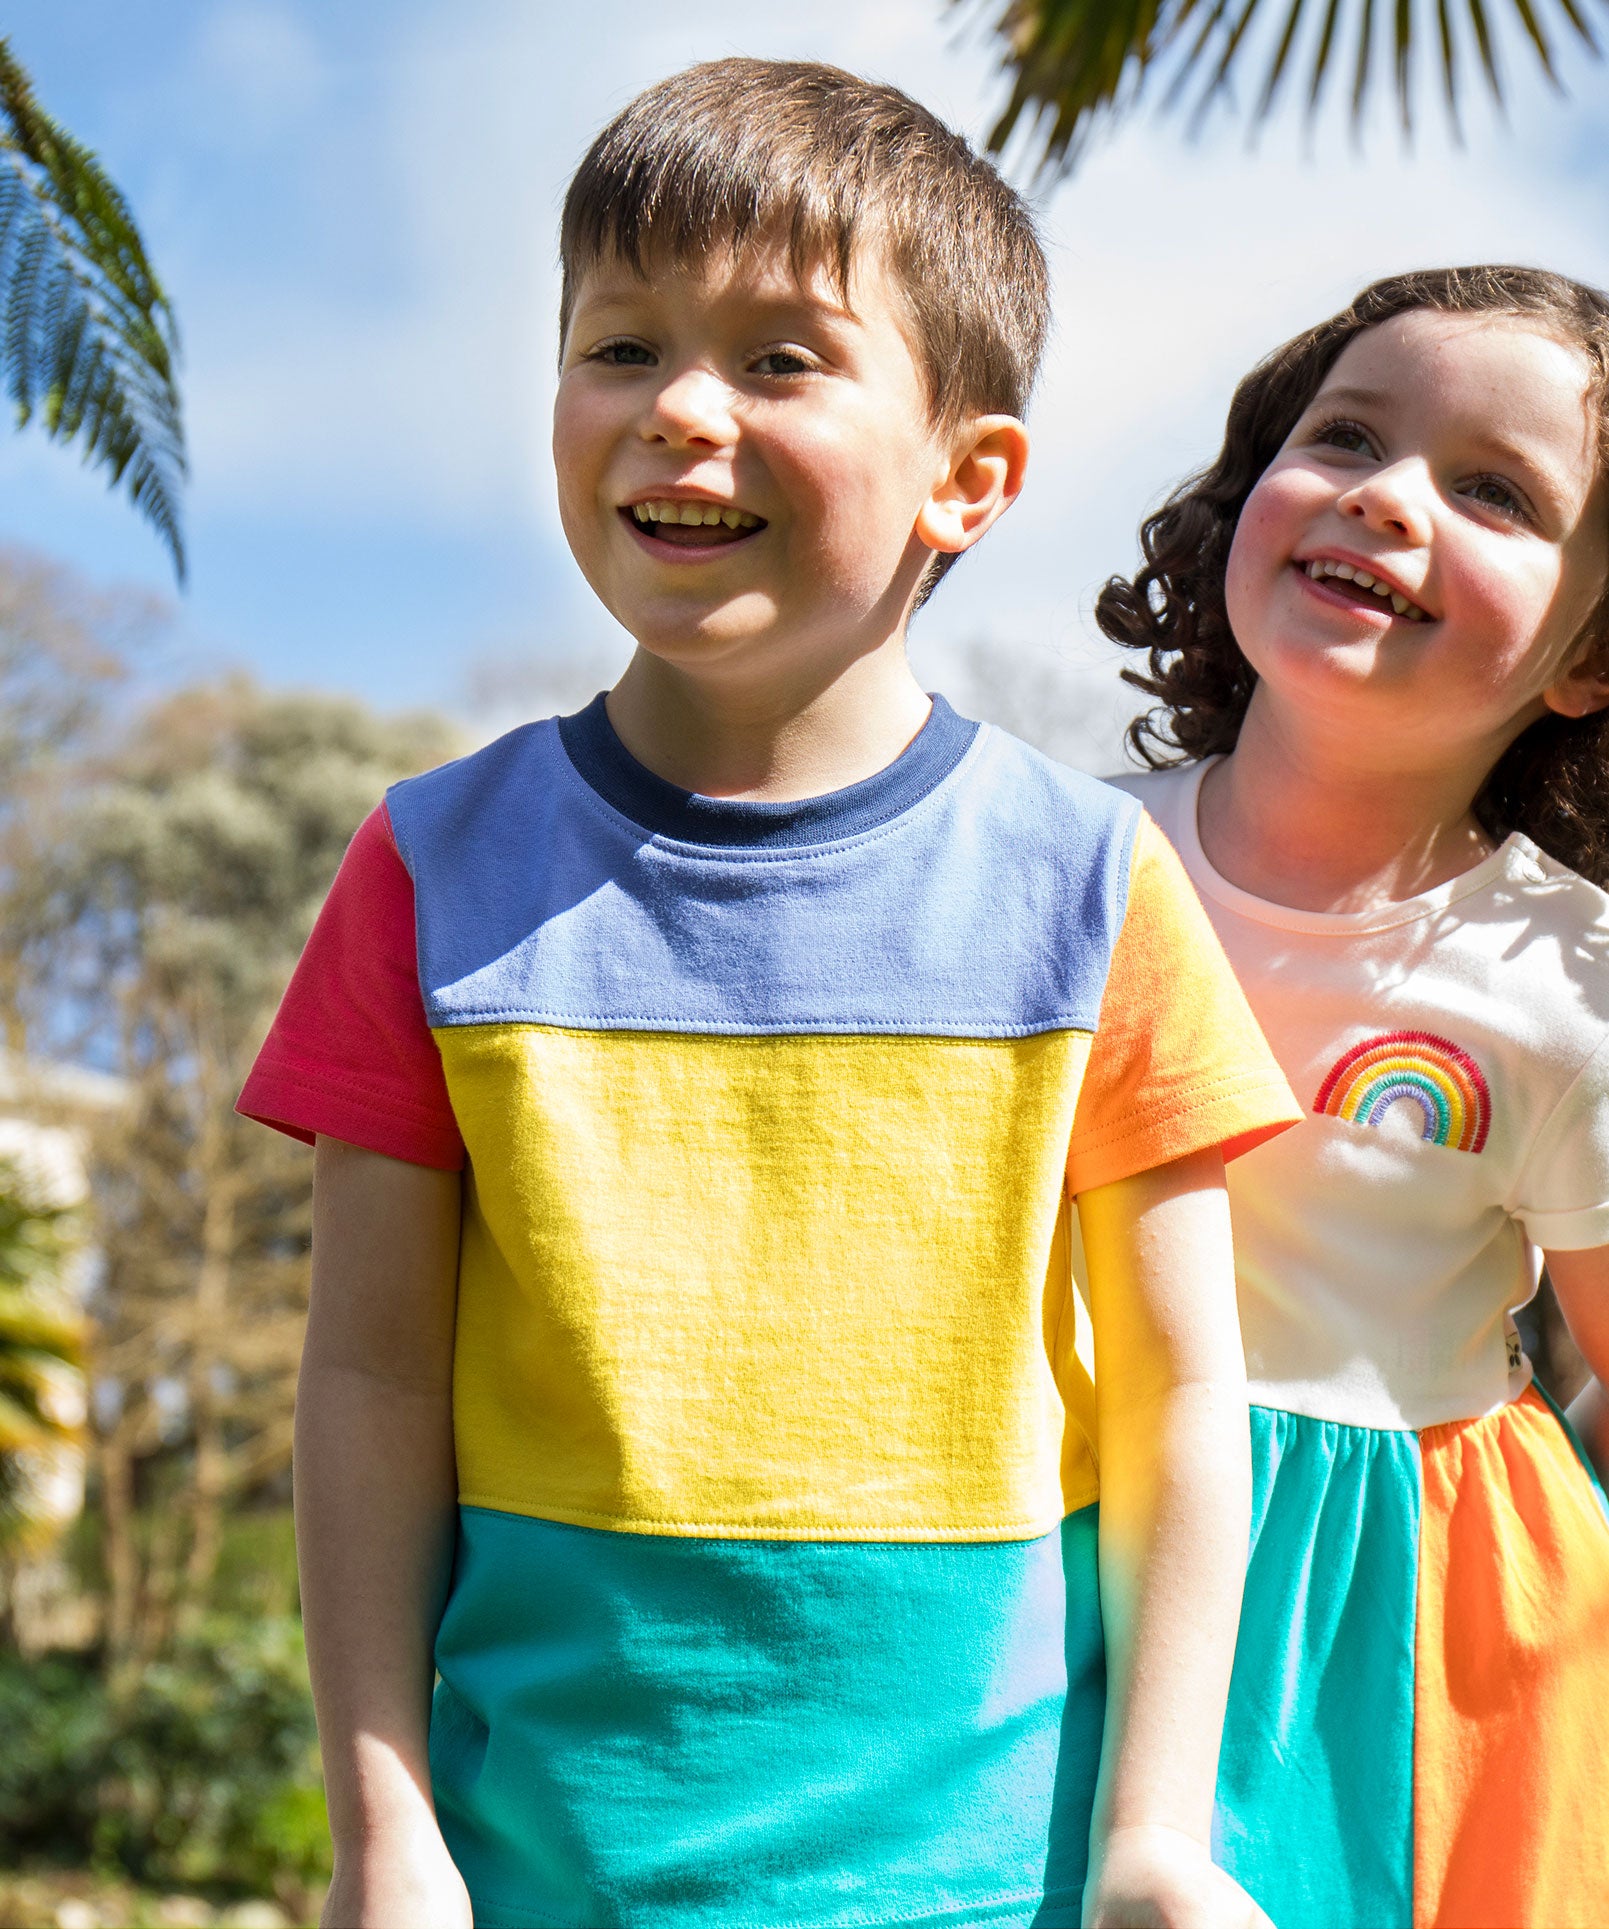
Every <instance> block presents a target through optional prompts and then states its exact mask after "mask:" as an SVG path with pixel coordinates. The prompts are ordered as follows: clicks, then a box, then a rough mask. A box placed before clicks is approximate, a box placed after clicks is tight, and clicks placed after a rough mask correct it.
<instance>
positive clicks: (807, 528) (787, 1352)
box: [241, 60, 1297, 1929]
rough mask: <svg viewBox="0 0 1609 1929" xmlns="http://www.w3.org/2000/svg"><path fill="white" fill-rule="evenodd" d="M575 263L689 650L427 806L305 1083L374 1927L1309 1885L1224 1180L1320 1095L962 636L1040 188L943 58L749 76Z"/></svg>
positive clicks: (1114, 800)
mask: <svg viewBox="0 0 1609 1929" xmlns="http://www.w3.org/2000/svg"><path fill="white" fill-rule="evenodd" d="M562 251H563V262H564V299H563V315H562V320H563V349H562V368H561V375H560V383H559V396H558V404H557V412H556V419H555V432H554V454H555V460H556V462H557V465H558V476H559V499H560V508H561V513H562V516H563V521H564V528H565V534H566V536H567V538H568V540H569V542H570V546H571V548H572V550H573V551H574V553H575V555H576V558H577V560H578V562H579V563H580V565H581V568H582V569H583V571H584V572H585V573H586V576H587V578H588V581H589V582H590V583H591V585H592V587H593V588H594V590H595V591H596V592H597V594H598V596H599V597H600V599H601V600H602V601H603V603H604V604H605V605H606V606H607V608H608V609H609V610H610V611H611V612H612V613H613V614H614V615H615V616H616V617H617V618H618V619H619V621H620V622H621V623H622V624H624V625H625V627H626V628H627V629H628V630H629V631H630V632H631V634H632V635H633V637H634V638H635V639H636V643H637V649H636V654H635V655H634V656H633V658H632V660H631V663H630V665H629V666H628V667H627V669H626V671H625V673H624V675H623V676H622V678H621V680H620V682H619V683H618V684H617V685H616V687H615V688H614V689H613V690H612V691H611V692H610V693H609V694H608V696H607V698H604V697H600V698H598V699H597V700H596V701H595V702H594V703H592V704H590V705H589V706H588V707H587V708H586V709H585V710H582V711H581V712H580V713H579V714H578V715H575V716H571V717H562V718H558V719H550V720H548V721H546V722H542V723H537V724H532V725H529V726H527V727H525V728H523V729H520V730H516V731H514V732H513V733H511V734H510V735H509V736H507V737H504V738H503V739H501V740H500V741H499V742H497V743H494V744H492V745H490V746H489V747H488V748H487V749H485V750H483V751H480V752H479V753H477V754H476V755H474V756H472V757H468V758H465V759H464V760H463V761H461V762H459V763H456V764H452V765H449V766H447V767H446V768H444V769H442V770H438V771H434V772H432V773H430V774H429V775H427V776H424V777H421V778H418V779H415V780H412V781H410V782H408V783H404V784H399V785H398V786H396V788H395V789H393V790H392V792H391V793H390V795H389V798H388V800H387V803H386V804H385V805H384V806H383V807H382V808H381V809H379V810H377V811H376V812H375V814H374V815H373V816H372V817H371V818H370V819H369V820H368V822H367V823H366V824H365V825H364V826H363V828H362V829H361V830H360V831H359V832H358V835H357V837H356V839H355V840H354V842H353V845H352V848H351V851H350V853H349V854H348V857H347V859H346V862H345V864H344V865H343V867H342V870H341V874H340V876H339V877H338V879H337V880H336V883H335V886H334V888H333V890H332V892H331V896H330V899H329V902H328V904H327V905H326V907H325V910H324V912H323V914H322V916H321V918H320V921H319V924H318V927H317V929H316V930H315V932H314V934H313V937H312V939H311V941H310V942H309V945H308V948H307V952H306V955H305V957H304V959H303V961H302V964H301V966H300V968H299V970H298V973H297V976H296V979H295V981H294V982H293V984H292V986H291V988H290V990H289V991H288V993H287V994H286V998H285V1002H284V1005H283V1007H282V1009H281V1012H280V1015H279V1017H278V1019H277V1021H276V1023H275V1026H274V1029H273V1031H272V1033H271V1034H270V1037H269V1039H268V1042H267V1044H266V1045H265V1046H264V1048H263V1053H262V1056H261V1058H260V1060H259V1062H258V1065H257V1067H256V1069H255V1070H254V1072H253V1074H252V1077H251V1080H250V1082H249V1084H248V1086H247V1088H246V1091H245V1093H244V1095H243V1097H242V1100H241V1104H242V1108H243V1109H244V1110H245V1111H246V1112H248V1113H249V1114H251V1115H252V1116H254V1117H257V1118H261V1119H263V1120H265V1121H267V1122H269V1123H272V1124H275V1125H278V1126H279V1127H281V1128H282V1129H284V1130H287V1131H291V1132H294V1133H298V1134H300V1135H301V1136H302V1137H304V1138H316V1141H317V1147H318V1151H317V1168H316V1207H315V1236H314V1282H313V1300H312V1314H311V1319H310V1322H309V1327H308V1337H307V1353H306V1359H305V1362H304V1366H303V1373H302V1382H301V1395H300V1401H299V1406H298V1413H297V1513H298V1525H299V1531H300V1537H301V1557H302V1572H303V1589H304V1595H303V1598H304V1605H305V1611H306V1617H307V1633H308V1651H309V1657H310V1662H311V1665H312V1671H313V1680H314V1688H315V1693H316V1695H317V1699H318V1707H319V1722H320V1729H321V1733H322V1736H323V1743H324V1752H325V1765H326V1771H327V1776H328V1784H329V1796H330V1814H331V1822H332V1828H333V1832H334V1837H335V1847H336V1867H335V1883H334V1888H333V1890H332V1892H331V1900H330V1904H329V1909H328V1912H327V1915H326V1921H327V1922H328V1923H331V1924H335V1925H339V1929H349V1925H352V1924H374V1925H383V1926H384V1929H406V1926H407V1925H411V1924H418V1925H426V1926H428V1929H447V1925H451V1924H461V1923H467V1922H468V1921H470V1919H471V1913H472V1912H473V1920H474V1921H475V1922H477V1923H481V1924H497V1925H527V1924H529V1925H537V1924H543V1925H552V1924H565V1925H593V1924H633V1925H653V1926H654V1929H683V1925H686V1926H688V1929H691V1925H693V1924H695V1923H696V1924H700V1925H705V1924H714V1925H720V1926H722V1929H735V1926H736V1925H740V1924H741V1925H783V1924H789V1925H801V1926H802V1925H810V1926H811V1929H827V1926H828V1925H833V1926H835V1929H843V1926H845V1925H850V1924H854V1925H870V1924H879V1923H890V1924H891V1923H899V1924H904V1925H911V1924H916V1923H941V1922H942V1923H954V1924H961V1923H967V1924H975V1923H1027V1922H1029V1921H1030V1920H1031V1921H1033V1922H1035V1923H1039V1924H1045V1925H1052V1924H1077V1923H1078V1922H1079V1920H1080V1909H1081V1900H1082V1899H1083V1897H1084V1891H1085V1887H1086V1877H1087V1880H1088V1899H1087V1911H1088V1915H1087V1919H1088V1920H1089V1921H1091V1922H1096V1923H1103V1924H1129V1923H1140V1922H1145V1923H1151V1922H1155V1923H1164V1924H1182V1923H1184V1922H1186V1921H1188V1922H1189V1923H1190V1924H1192V1925H1195V1924H1200V1925H1207V1926H1209V1929H1227V1926H1228V1925H1230V1924H1243V1923H1250V1922H1252V1921H1253V1920H1255V1917H1254V1913H1253V1910H1252V1907H1251V1905H1250V1903H1249V1902H1248V1900H1247V1898H1246V1897H1245V1896H1244V1895H1243V1894H1242V1893H1241V1892H1240V1891H1239V1890H1238V1889H1236V1888H1235V1887H1234V1885H1233V1884H1232V1883H1231V1882H1229V1880H1228V1878H1227V1877H1225V1876H1222V1875H1221V1874H1220V1873H1219V1872H1218V1871H1216V1870H1215V1869H1214V1868H1213V1867H1212V1864H1211V1861H1210V1857H1209V1854H1208V1850H1207V1842H1208V1835H1209V1829H1210V1816H1211V1805H1212V1784H1213V1773H1214V1763H1215V1760H1216V1750H1217V1737H1218V1728H1219V1724H1220V1722H1221V1718H1222V1710H1223V1703H1224V1695H1225V1690H1226V1686H1227V1679H1228V1671H1229V1664H1230V1656H1231V1649H1232V1646H1233V1639H1234V1630H1235V1621H1236V1614H1237V1611H1238V1603H1239V1593H1240V1576H1241V1567H1242V1562H1243V1557H1244V1551H1245V1546H1246V1537H1247V1507H1248V1501H1247V1485H1248V1473H1247V1444H1246V1412H1245V1403H1244V1384H1243V1376H1242V1369H1241V1365H1240V1358H1239V1344H1238V1334H1237V1330H1236V1326H1235V1316H1234V1310H1233V1307H1234V1284H1233V1271H1232V1265H1231V1258H1230V1245H1229V1225H1228V1216H1227V1210H1226V1207H1225V1205H1224V1194H1223V1174H1222V1159H1223V1156H1225V1155H1227V1154H1232V1153H1233V1152H1234V1151H1236V1150H1238V1149H1242V1148H1244V1147H1245V1146H1247V1145H1249V1144H1252V1143H1255V1142H1257V1141H1258V1140H1259V1139H1261V1138H1263V1137H1266V1136H1267V1135H1268V1134H1270V1133H1271V1132H1273V1131H1276V1130H1279V1129H1281V1128H1282V1127H1283V1126H1284V1125H1285V1124H1287V1123H1289V1122H1291V1121H1292V1120H1294V1119H1295V1118H1296V1116H1297V1113H1296V1110H1295V1108H1294V1106H1293V1104H1292V1101H1291V1099H1290V1095H1289V1093H1288V1091H1287V1089H1286V1087H1285V1085H1284V1082H1283V1080H1282V1079H1281V1078H1280V1076H1279V1074H1278V1072H1277V1070H1276V1069H1275V1067H1274V1065H1273V1062H1272V1060H1271V1059H1270V1058H1269V1056H1268V1055H1267V1052H1266V1049H1265V1047H1264V1046H1263V1043H1262V1040H1261V1038H1260V1036H1259V1034H1258V1033H1257V1031H1256V1029H1255V1027H1254V1025H1253V1024H1252V1022H1251V1020H1250V1018H1249V1015H1248V1013H1247V1011H1246V1008H1245V1006H1244V1004H1243V1002H1242V1000H1241V997H1240V995H1239V993H1238V991H1237V990H1236V988H1235V986H1234V983H1233V980H1232V978H1231V977H1230V974H1229V972H1228V969H1227V966H1226V965H1225V964H1224V962H1223V960H1222V957H1221V954H1220V953H1219V952H1218V950H1217V947H1216V945H1215V943H1214V941H1213V940H1212V938H1211V935H1210V933H1209V931H1208V928H1207V926H1206V923H1205V921H1204V919H1203V918H1202V917H1201V915H1200V913H1199V910H1198V909H1197V907H1196V901H1195V897H1194V894H1193V893H1192V892H1191V890H1190V888H1189V886H1188V884H1187V883H1185V882H1184V880H1183V876H1182V873H1181V872H1179V870H1178V869H1177V867H1176V864H1175V863H1174V861H1173V860H1172V858H1171V857H1170V856H1169V854H1168V853H1167V851H1166V849H1165V847H1164V846H1163V845H1162V843H1161V840H1160V837H1159V835H1158V834H1157V833H1156V832H1155V831H1154V830H1153V829H1152V827H1151V826H1150V825H1149V823H1148V822H1147V821H1146V820H1145V819H1144V818H1143V816H1142V814H1141V813H1140V811H1139V810H1138V808H1137V807H1136V806H1135V805H1133V804H1132V803H1131V802H1129V801H1128V800H1127V799H1125V798H1123V797H1122V796H1120V795H1119V794H1118V793H1117V792H1115V791H1112V790H1108V789H1107V788H1105V787H1104V786H1102V785H1099V784H1096V783H1094V782H1092V781H1091V780H1088V779H1086V778H1083V777H1080V776H1077V775H1075V774H1073V773H1071V772H1068V771H1065V770H1062V769H1059V768H1058V767H1057V766H1055V765H1053V764H1051V763H1049V762H1047V761H1046V760H1045V759H1043V758H1041V757H1039V756H1037V755H1036V754H1035V753H1033V752H1032V751H1030V750H1028V749H1027V748H1026V747H1025V746H1023V745H1021V744H1019V743H1017V742H1015V741H1014V740H1013V739H1011V738H1009V737H1006V736H1004V735H1002V734H1001V733H999V732H998V731H994V730H991V729H988V728H980V727H979V726H978V725H975V724H972V723H968V722H965V721H963V720H962V719H961V718H960V717H958V716H957V715H956V714H955V713H954V712H953V711H951V710H950V709H949V708H948V706H947V705H946V704H945V703H944V702H943V700H942V699H941V698H933V699H932V700H931V701H930V700H929V698H928V697H926V696H925V695H923V693H922V692H921V690H920V689H919V688H918V686H917V684H916V683H915V681H914V680H913V678H912V677H911V674H910V671H909V669H908V668H907V666H906V661H905V654H904V633H905V626H906V623H907V621H908V619H909V617H910V614H911V611H912V609H913V607H914V606H915V605H916V603H917V602H918V601H919V600H920V599H921V596H922V595H923V593H924V592H925V591H926V590H927V589H929V588H931V586H932V583H933V581H934V580H935V579H936V577H937V576H938V575H939V574H940V573H942V570H943V568H944V567H945V566H947V565H948V563H950V562H951V561H953V560H954V558H956V557H957V556H959V555H960V554H961V553H962V552H963V551H964V550H966V549H968V548H970V547H971V546H972V544H973V543H975V542H976V541H977V540H978V539H979V537H981V536H982V535H983V534H984V533H985V531H986V530H987V529H988V528H989V527H990V526H991V525H992V524H993V523H994V522H995V520H996V519H997V518H998V517H999V516H1000V515H1001V513H1002V512H1003V511H1004V510H1005V508H1006V507H1007V506H1008V505H1009V504H1010V502H1011V501H1012V500H1013V498H1014V497H1015V496H1016V494H1017V492H1018V489H1019V488H1020V486H1021V482H1022V476H1023V470H1024V465H1025V462H1026V454H1027V443H1026V435H1025V431H1024V430H1023V427H1022V424H1021V421H1020V420H1019V417H1020V416H1021V414H1022V412H1023V409H1024V407H1025V404H1026V399H1027V395H1028V390H1029V388H1030V386H1031V383H1032V379H1033V375H1034V370H1035V365H1036V362H1037V360H1038V356H1039V351H1040V345H1041V340H1042V336H1043V333H1044V327H1045V320H1046V303H1045V283H1046V277H1045V267H1044V262H1043V258H1042V256H1041V253H1040V249H1039V246H1038V242H1037V240H1036V238H1035V235H1034V232H1033V228H1032V224H1031V222H1030V220H1029V218H1028V216H1027V214H1026V212H1025V210H1024V208H1023V207H1022V205H1021V203H1020V202H1019V201H1018V199H1017V198H1016V197H1015V196H1014V195H1013V194H1012V193H1011V192H1010V190H1009V189H1007V188H1006V187H1005V186H1004V185H1003V184H1002V182H1001V181H1000V180H999V178H998V177H997V176H996V175H995V174H994V172H993V171H992V170H991V169H990V168H989V167H988V166H987V165H986V164H985V163H983V162H982V161H980V160H979V159H978V158H977V157H976V156H974V155H973V154H972V152H971V151H970V150H969V149H968V147H967V146H966V144H965V143H964V142H963V141H961V140H960V139H959V138H958V137H956V136H955V135H953V134H951V133H950V132H949V131H948V130H947V129H945V128H944V127H943V126H941V125H940V124H939V123H938V122H937V121H935V120H934V119H933V118H932V116H931V115H929V114H927V113H926V112H925V111H924V110H923V109H921V108H920V107H918V106H916V105H915V104H914V103H913V102H912V101H910V100H908V99H907V98H905V97H904V96H903V95H901V94H898V93H896V92H895V91H894V90H892V89H890V88H886V87H878V86H872V85H868V84H866V83H863V82H861V81H858V80H855V79H853V78H852V77H850V76H849V75H846V74H842V73H838V72H835V71H833V70H830V69H827V68H822V67H817V66H810V65H801V64H785V63H768V62H759V61H747V60H730V61H722V62H717V63H715V64H713V65H710V66H706V67H701V68H696V69H694V70H692V71H691V72H689V73H685V74H682V75H679V76H677V77H676V78H674V79H671V80H669V81H666V82H664V83H663V84H661V85H659V86H657V87H654V88H652V89H650V90H649V92H648V93H646V94H644V95H643V96H641V97H640V98H639V99H638V100H636V101H635V102H633V103H632V105H631V106H629V107H628V108H627V109H626V110H625V112H624V113H622V114H621V115H620V116H619V118H618V119H617V120H616V121H615V122H614V123H613V124H612V125H611V126H610V127H609V128H608V129H606V130H605V132H604V133H603V134H602V135H601V136H600V137H599V139H598V140H597V142H596V143H595V144H594V146H593V148H592V150H591V152H590V153H589V154H588V155H587V157H586V159H585V160H584V161H583V163H582V166H581V169H580V171H579V173H578V174H577V176H576V178H575V181H574V182H573V184H572V186H571V189H570V193H569V198H568V201H567V203H566V207H565V214H564V225H563V241H562ZM1069 513H1070V514H1071V513H1076V505H1069ZM1075 1200H1076V1206H1077V1211H1076V1215H1075V1214H1074V1212H1073V1210H1072V1202H1073V1201H1075ZM1080 1227H1081V1230H1082V1237H1083V1241H1084V1245H1085V1249H1086V1252H1087V1263H1088V1270H1089V1277H1090V1282H1091V1283H1090V1310H1091V1312H1092V1314H1093V1325H1094V1332H1095V1336H1096V1340H1097V1343H1098V1346H1099V1355H1100V1376H1099V1383H1098V1393H1097V1392H1096V1390H1095V1389H1094V1388H1092V1386H1091V1383H1090V1381H1089V1379H1088V1377H1087V1375H1086V1373H1085V1370H1084V1368H1083V1366H1082V1365H1081V1364H1080V1358H1079V1349H1078V1345H1077V1338H1078V1328H1079V1324H1080V1319H1081V1308H1080V1306H1079V1304H1078V1302H1077V1301H1076V1299H1075V1297H1074V1295H1073V1292H1072V1289H1071V1284H1070V1268H1071V1250H1072V1247H1073V1245H1074V1242H1075V1240H1076V1238H1077V1237H1078V1230H1079V1228H1080ZM1085 1323H1086V1325H1087V1317H1086V1320H1085ZM1086 1352H1087V1348H1086ZM1097 1448H1098V1451H1099V1459H1100V1463H1101V1479H1100V1494H1101V1506H1100V1512H1099V1530H1098V1531H1099V1551H1100V1573H1099V1583H1098V1585H1097V1576H1096V1536H1097V1512H1096V1506H1095V1501H1096V1493H1097V1479H1096V1460H1097ZM1103 1615H1104V1619H1105V1641H1104V1644H1103V1638H1102V1621H1103ZM433 1667H434V1669H435V1670H436V1671H438V1672H439V1677H440V1678H439V1685H437V1686H436V1688H435V1694H434V1705H433V1707H432V1705H431V1683H432V1669H433ZM427 1737H428V1745H427ZM427 1754H428V1759H427ZM1097 1781H1098V1782H1099V1786H1098V1787H1097ZM1092 1818H1093V1828H1092ZM471 1899H472V1900H471Z"/></svg>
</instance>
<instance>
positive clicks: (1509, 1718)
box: [1413, 1389, 1609, 1929]
mask: <svg viewBox="0 0 1609 1929" xmlns="http://www.w3.org/2000/svg"><path fill="white" fill-rule="evenodd" d="M1419 1445H1420V1452H1421V1456H1422V1465H1423V1478H1424V1511H1423V1516H1422V1521H1421V1538H1420V1553H1419V1596H1418V1616H1417V1621H1418V1626H1417V1640H1416V1649H1417V1655H1416V1668H1415V1682H1414V1911H1413V1913H1414V1923H1415V1925H1416V1929H1516V1926H1517V1925H1527V1929H1604V1925H1606V1924H1609V1518H1606V1517H1605V1513H1604V1507H1603V1502H1602V1499H1601V1497H1600V1494H1599V1491H1598V1489H1597V1488H1596V1487H1595V1485H1594V1484H1593V1481H1592V1479H1591V1477H1590V1475H1589V1474H1588V1473H1587V1472H1586V1470H1585V1468H1584V1467H1583V1466H1582V1464H1581V1461H1580V1459H1579V1458H1578V1457H1577V1454H1576V1451H1575V1448H1574V1446H1573V1444H1572V1442H1571V1440H1570V1437H1569V1435H1568V1434H1567V1433H1566V1432H1565V1429H1564V1428H1563V1426H1561V1425H1560V1423H1559V1421H1558V1419H1557V1418H1556V1417H1555V1415H1554V1414H1553V1412H1552V1411H1551V1409H1550V1408H1549V1407H1548V1405H1547V1403H1546V1401H1544V1400H1543V1399H1542V1398H1541V1396H1540V1395H1539V1394H1538V1393H1537V1392H1536V1391H1535V1390H1534V1389H1530V1390H1528V1391H1527V1392H1526V1393H1525V1394H1523V1395H1522V1396H1521V1398H1520V1399H1518V1400H1516V1401H1515V1402H1514V1403H1513V1404H1512V1405H1510V1406H1507V1407H1504V1408H1503V1409H1502V1410H1501V1411H1499V1412H1497V1413H1494V1414H1488V1415H1487V1416H1486V1417H1485V1418H1483V1419H1480V1420H1463V1421H1455V1422H1452V1423H1450V1424H1448V1425H1446V1426H1441V1427H1427V1428H1425V1429H1424V1430H1423V1431H1422V1432H1421V1433H1420V1435H1419Z"/></svg>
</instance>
